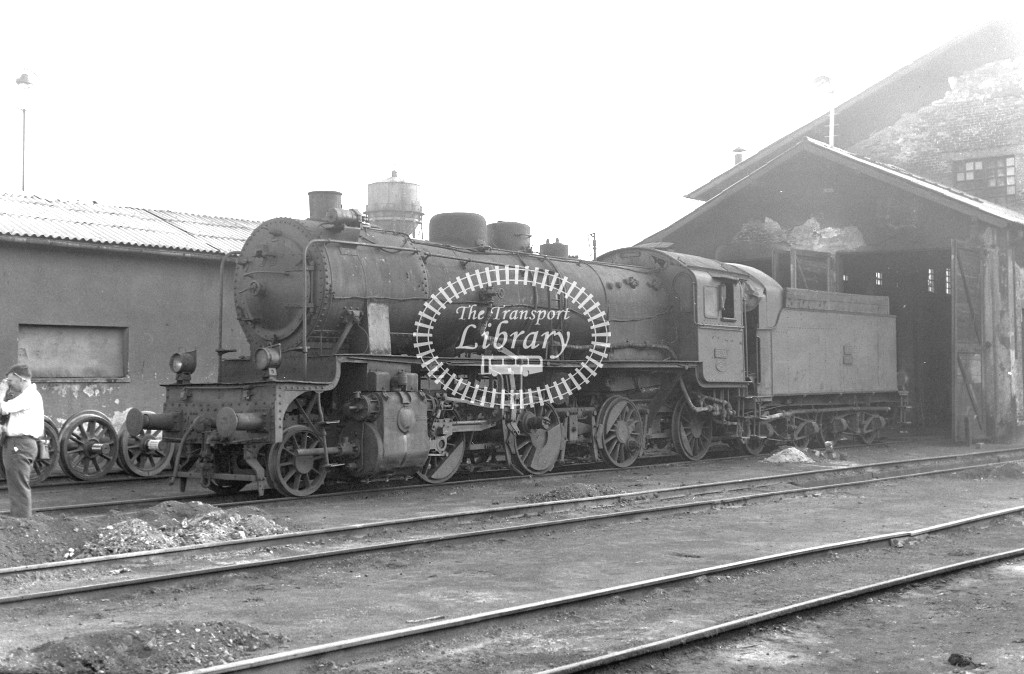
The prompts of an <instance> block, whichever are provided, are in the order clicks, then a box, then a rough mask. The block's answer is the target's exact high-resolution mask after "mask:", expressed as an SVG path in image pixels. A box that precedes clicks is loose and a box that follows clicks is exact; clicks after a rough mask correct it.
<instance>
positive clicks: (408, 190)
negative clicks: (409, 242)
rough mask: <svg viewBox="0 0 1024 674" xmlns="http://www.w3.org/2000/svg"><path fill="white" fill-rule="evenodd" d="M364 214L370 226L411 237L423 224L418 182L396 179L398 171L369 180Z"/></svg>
mask: <svg viewBox="0 0 1024 674" xmlns="http://www.w3.org/2000/svg"><path fill="white" fill-rule="evenodd" d="M366 217H367V218H368V219H369V221H370V224H371V225H373V226H374V227H380V228H381V229H383V230H386V231H389V232H400V233H402V234H407V235H409V236H412V234H413V233H414V232H415V231H416V228H417V227H419V226H420V224H422V223H423V208H422V207H421V206H420V196H419V185H415V184H413V183H407V182H405V181H403V180H399V179H398V171H392V172H391V177H390V178H388V179H387V180H385V181H383V182H379V183H370V187H369V198H368V200H367V204H366Z"/></svg>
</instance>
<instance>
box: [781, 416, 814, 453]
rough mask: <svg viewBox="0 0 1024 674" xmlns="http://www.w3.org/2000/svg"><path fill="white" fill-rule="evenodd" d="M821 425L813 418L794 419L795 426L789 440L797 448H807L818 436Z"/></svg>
mask: <svg viewBox="0 0 1024 674" xmlns="http://www.w3.org/2000/svg"><path fill="white" fill-rule="evenodd" d="M820 432H821V427H819V426H818V423H817V422H816V421H814V420H813V419H800V418H795V419H793V427H792V430H791V432H790V434H789V438H788V439H789V442H790V443H791V444H792V445H793V446H794V447H796V448H797V449H807V447H808V446H810V444H811V440H812V439H813V438H816V437H818V434H819V433H820Z"/></svg>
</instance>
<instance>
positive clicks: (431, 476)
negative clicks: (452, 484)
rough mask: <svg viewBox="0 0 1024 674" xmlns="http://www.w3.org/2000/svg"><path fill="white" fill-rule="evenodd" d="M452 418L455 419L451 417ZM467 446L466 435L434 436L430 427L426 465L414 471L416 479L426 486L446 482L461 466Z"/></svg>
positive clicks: (467, 437) (467, 435) (467, 436)
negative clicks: (426, 484)
mask: <svg viewBox="0 0 1024 674" xmlns="http://www.w3.org/2000/svg"><path fill="white" fill-rule="evenodd" d="M453 418H457V417H454V415H453ZM435 421H440V419H435ZM431 426H433V424H431ZM468 444H469V434H468V433H453V434H452V435H447V436H445V435H435V432H434V429H433V427H431V430H430V452H429V453H428V454H427V463H426V464H424V466H423V468H422V469H421V470H418V471H416V477H418V478H419V479H421V480H423V481H424V482H426V483H428V484H441V483H442V482H447V481H448V480H450V479H451V477H452V476H453V475H455V473H457V472H458V471H459V467H461V466H462V459H463V457H465V455H466V445H468Z"/></svg>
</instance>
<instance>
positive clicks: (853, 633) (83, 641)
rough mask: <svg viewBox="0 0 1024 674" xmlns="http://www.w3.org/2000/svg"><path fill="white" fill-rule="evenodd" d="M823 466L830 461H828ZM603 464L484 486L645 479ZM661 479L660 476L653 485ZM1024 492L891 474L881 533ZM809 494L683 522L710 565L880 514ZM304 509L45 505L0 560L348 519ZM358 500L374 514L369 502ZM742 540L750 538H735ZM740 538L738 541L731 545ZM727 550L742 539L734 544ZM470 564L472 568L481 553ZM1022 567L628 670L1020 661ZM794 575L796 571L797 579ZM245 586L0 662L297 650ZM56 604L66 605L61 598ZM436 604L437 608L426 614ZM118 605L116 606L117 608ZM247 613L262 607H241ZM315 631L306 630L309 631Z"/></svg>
mask: <svg viewBox="0 0 1024 674" xmlns="http://www.w3.org/2000/svg"><path fill="white" fill-rule="evenodd" d="M938 453H951V452H938ZM871 460H877V457H871ZM865 462H866V461H865ZM819 463H820V465H828V463H827V462H819ZM744 466H745V468H744V470H754V471H757V470H762V472H764V471H766V470H767V466H766V464H763V463H762V462H761V461H760V460H756V459H751V460H750V462H747V463H746V464H744ZM665 472H667V471H664V470H663V471H662V473H665ZM733 472H737V471H733ZM768 472H770V471H768ZM691 474H692V471H691ZM603 476H604V477H602V478H601V480H591V481H590V482H588V483H580V482H573V481H564V482H562V483H558V481H557V480H554V479H553V480H552V481H551V482H544V481H543V480H536V481H524V482H518V483H509V484H508V485H507V486H503V487H501V488H500V489H493V488H492V493H493V496H489V497H486V498H489V499H491V500H490V503H492V504H495V505H497V504H499V503H508V502H536V501H539V500H546V499H551V498H567V497H572V496H581V495H596V494H602V493H613V492H621V491H628V490H629V488H630V487H632V488H634V489H635V488H637V485H643V484H645V481H644V479H643V477H638V476H637V475H635V474H633V475H629V476H628V477H626V474H625V473H623V474H621V475H620V474H616V473H605V474H603ZM576 479H577V480H578V478H576ZM656 479H658V478H656ZM690 481H692V480H690ZM650 482H651V481H650V480H648V481H646V484H650ZM652 486H653V485H652ZM1022 489H1024V471H1022V470H1021V468H1020V467H1019V466H1010V467H1004V468H1001V469H998V470H990V469H978V470H974V471H970V472H966V473H963V474H960V475H959V476H957V477H955V478H946V479H943V480H941V481H935V480H924V481H918V480H912V481H903V482H899V483H892V484H891V485H889V486H887V487H886V488H885V491H884V498H879V499H878V501H877V506H874V507H876V508H877V512H876V518H875V519H876V520H877V529H879V530H883V529H887V528H888V529H892V530H899V529H900V528H901V527H902V528H913V527H914V526H923V525H927V524H932V523H936V522H940V521H945V520H951V519H955V518H956V517H959V516H963V515H965V514H971V513H978V512H984V511H988V510H995V509H997V508H1004V507H1009V506H1011V505H1018V504H1020V502H1021V497H1022V496H1024V493H1022ZM480 492H481V490H480V488H476V487H455V486H451V487H449V486H445V487H442V488H440V489H433V490H425V491H416V492H415V493H402V492H401V491H396V492H393V493H391V494H385V495H377V496H367V497H366V499H365V504H364V506H365V508H366V509H367V510H366V512H373V513H375V516H374V517H362V521H367V520H369V519H382V518H387V517H401V516H408V515H409V514H410V512H418V511H432V512H439V511H443V510H444V509H445V508H446V507H448V506H447V504H448V502H449V501H450V500H451V499H455V498H462V497H463V496H465V495H466V494H469V493H477V494H480ZM807 500H808V501H810V500H812V499H807ZM813 501H814V502H815V503H814V506H815V508H819V509H832V510H835V511H836V512H838V513H840V514H838V515H837V514H835V513H833V514H832V515H830V516H829V517H825V516H823V515H822V516H818V515H814V516H812V515H811V511H810V510H809V509H808V508H806V507H803V506H802V507H801V508H800V509H802V510H804V511H805V512H804V514H803V515H802V516H800V515H798V516H797V517H795V518H794V521H793V522H791V523H788V524H787V525H786V526H782V524H783V523H782V521H781V517H782V515H781V513H787V512H788V513H793V512H794V508H793V507H792V505H791V504H790V505H789V506H787V505H785V504H776V505H777V507H772V508H770V509H766V510H765V511H764V512H763V513H761V514H760V515H757V514H753V513H752V512H751V511H752V510H753V509H751V508H743V509H738V510H737V512H736V513H735V514H733V513H730V512H719V513H716V514H715V517H714V518H710V517H708V518H691V519H688V520H687V521H686V524H685V526H686V527H687V531H686V538H687V541H688V542H689V544H696V545H698V546H699V547H700V553H701V554H700V555H688V556H689V557H700V558H701V560H700V564H701V565H704V564H707V563H710V562H711V561H714V559H715V555H716V554H720V556H721V557H722V558H724V559H739V558H743V557H753V556H756V555H757V554H765V553H767V552H769V551H774V550H777V549H792V548H797V547H802V546H804V545H806V544H807V543H808V542H810V541H821V540H822V539H824V540H834V539H835V538H836V534H837V531H838V532H839V533H840V534H843V535H842V537H843V538H846V537H850V538H852V537H854V536H855V535H856V534H857V533H858V532H857V531H854V530H852V529H851V530H850V531H843V530H842V526H843V525H842V524H840V523H841V522H844V521H845V520H844V519H843V517H842V515H841V513H842V510H843V508H848V509H850V510H851V511H852V510H853V509H854V507H856V508H867V509H869V510H870V509H871V508H872V507H873V506H872V501H871V500H869V499H865V498H864V496H863V495H862V496H860V497H858V498H855V499H849V498H838V497H837V498H835V499H826V498H821V499H813ZM900 503H906V504H908V505H907V506H906V507H905V508H903V507H901V506H898V505H895V504H900ZM929 503H930V504H931V506H930V507H929V506H928V504H929ZM910 504H914V507H912V506H911V505H910ZM301 508H302V509H301V510H299V509H296V510H294V511H292V513H291V515H288V516H284V515H282V514H278V515H277V518H278V519H279V520H282V521H281V522H275V521H274V520H273V519H271V518H270V517H267V516H266V515H265V514H264V513H262V512H261V511H260V509H259V508H258V507H255V506H252V507H248V508H245V509H243V510H237V509H234V510H231V511H220V510H218V509H216V508H213V507H211V506H208V505H205V504H202V503H165V504H161V505H160V506H157V507H155V508H152V509H150V510H148V511H146V513H144V514H143V515H142V516H141V517H138V518H127V519H126V518H124V517H123V516H117V515H113V516H98V517H90V518H87V519H86V518H69V517H66V516H63V515H57V516H51V515H46V514H39V515H37V516H36V517H35V518H33V519H32V520H29V521H23V520H17V519H13V518H9V517H4V516H0V566H2V567H12V566H18V565H23V564H32V563H38V562H45V561H56V560H60V559H68V558H73V557H81V556H89V555H95V554H110V553H112V552H126V551H129V550H131V549H145V548H146V547H166V546H167V545H168V544H188V543H195V542H203V541H207V540H216V539H220V538H232V537H239V536H249V537H251V536H257V535H263V534H266V533H276V532H278V531H281V530H283V529H284V528H285V527H287V528H291V529H302V528H314V527H316V526H327V525H331V524H336V523H337V522H336V521H335V519H334V516H333V513H330V512H327V511H322V512H320V511H318V510H317V506H316V502H315V501H310V502H309V503H307V504H305V505H304V506H302V507H301ZM915 508H917V510H915ZM353 511H356V512H357V513H361V512H363V510H362V509H357V508H353ZM741 511H748V512H746V513H745V517H747V518H748V520H749V521H744V522H740V521H739V520H737V522H736V525H735V526H736V529H735V530H734V531H731V532H730V536H727V537H723V535H722V531H723V530H724V527H725V526H728V524H723V523H727V522H729V521H731V520H730V518H732V517H733V516H734V515H735V516H736V517H739V515H740V513H741ZM282 512H285V511H282ZM300 512H301V513H302V515H301V516H300V515H299V514H298V513H300ZM349 516H350V517H357V519H358V518H359V517H360V516H361V515H360V514H356V515H352V514H351V513H350V514H349ZM762 517H764V518H768V519H767V520H766V521H767V522H769V523H773V522H777V523H778V526H776V527H773V530H774V531H777V535H775V536H774V538H773V539H772V540H771V541H767V540H759V538H758V536H757V535H756V534H755V533H753V532H756V531H757V529H758V528H760V529H761V530H762V531H763V530H764V528H765V521H760V520H761V518H762ZM677 526H678V525H677ZM740 532H743V533H740ZM846 534H849V535H848V536H847V535H846ZM730 538H735V539H739V540H738V541H727V540H725V539H730ZM549 542H550V538H549V535H537V536H532V537H520V538H517V539H516V541H515V546H516V552H517V554H520V555H526V556H531V555H535V556H537V557H543V555H544V554H545V548H546V547H548V546H549ZM737 542H738V543H739V544H738V545H735V546H733V544H734V543H737ZM524 546H525V549H524ZM726 546H733V547H729V549H725V547H726ZM719 548H720V549H719ZM769 548H770V549H771V550H769ZM497 554H499V555H500V554H501V553H497ZM633 554H634V550H632V549H630V548H629V547H628V546H626V547H617V546H612V545H609V546H603V547H602V552H601V555H602V556H603V557H604V558H603V559H601V562H602V563H603V564H604V565H606V566H607V567H609V568H611V569H614V568H616V567H622V568H627V567H629V566H630V565H631V564H632V563H633ZM676 559H677V560H678V557H677V558H676ZM466 563H467V565H468V566H470V567H471V566H472V562H471V560H470V561H467V562H466ZM418 566H419V565H418V564H417V561H416V559H415V555H410V556H403V555H402V554H401V553H390V554H387V555H381V556H380V558H379V560H378V561H377V563H376V564H372V563H371V564H370V566H369V567H368V568H369V569H370V571H369V572H367V571H366V570H365V569H363V568H361V567H360V568H356V567H350V568H348V569H347V570H345V571H344V573H345V574H346V576H345V577H340V578H339V579H338V582H342V581H347V582H348V583H349V584H350V585H351V583H352V581H353V579H354V578H360V577H363V578H365V577H366V576H368V575H369V574H370V573H372V574H373V576H374V578H375V581H376V582H377V583H378V584H382V585H385V586H392V587H394V588H395V589H396V592H401V589H400V588H401V587H402V585H401V583H402V582H410V583H417V584H419V585H424V584H426V585H428V586H429V584H430V583H431V578H432V577H434V576H431V575H430V574H426V575H423V574H422V572H421V573H420V574H419V575H418V572H417V569H418ZM333 573H342V572H341V571H334V572H333ZM403 573H405V574H407V575H406V576H405V579H400V578H398V577H399V576H402V574H403ZM636 573H637V574H638V575H639V576H645V577H646V576H648V575H651V574H649V573H646V572H645V571H644V570H643V569H639V570H637V571H636ZM1022 576H1024V564H1020V563H1017V564H1014V563H1006V564H1001V565H996V566H993V567H991V568H987V569H983V570H979V571H975V572H970V573H965V574H961V575H960V576H958V577H957V578H956V579H954V580H951V581H948V582H947V584H946V587H945V588H944V589H943V590H942V591H941V592H934V591H931V590H930V589H927V588H924V589H911V590H905V591H901V592H896V593H889V594H885V595H879V596H877V597H875V598H872V599H866V600H864V601H861V602H857V603H856V604H854V605H851V606H847V607H843V608H840V609H835V610H823V611H819V612H816V613H815V614H814V615H813V616H808V617H805V618H804V619H802V620H799V621H786V622H783V623H778V624H776V625H773V626H769V627H766V628H759V629H756V630H752V631H750V632H749V633H747V634H746V635H741V636H737V637H731V638H730V639H728V640H725V641H723V642H719V643H716V644H715V645H713V646H706V647H704V646H694V647H690V648H687V649H683V650H681V651H679V652H677V653H675V654H672V655H668V656H654V657H652V658H651V659H650V660H649V661H647V662H645V663H643V664H636V665H630V666H628V667H627V668H626V670H625V671H637V672H640V671H665V672H668V671H683V670H689V669H698V670H701V671H728V672H771V671H777V670H783V669H785V670H786V671H800V672H804V671H806V672H812V671H814V672H819V671H849V672H858V671H879V672H918V671H920V672H933V671H940V672H941V671H963V670H966V669H975V670H978V671H1000V672H1024V623H1022V622H1021V621H1020V618H1019V617H1020V616H1021V615H1024V593H1022V592H1021V591H1019V590H1018V589H1017V586H1018V585H1019V581H1020V579H1021V577H1022ZM410 577H411V578H410ZM459 579H460V580H459V582H460V588H459V591H460V592H461V593H464V594H465V595H466V596H467V597H470V598H474V597H477V598H479V597H490V596H492V595H493V594H494V574H493V573H490V572H489V570H488V563H486V562H483V561H481V568H480V569H479V570H478V572H477V573H472V572H469V573H466V572H463V573H460V574H459ZM792 580H793V582H794V583H799V582H800V579H799V578H794V579H792ZM552 583H557V584H558V586H559V587H562V586H565V587H568V585H569V583H568V581H567V580H565V579H562V580H557V581H556V580H552ZM257 590H258V588H257ZM539 590H540V591H543V590H544V588H539ZM249 594H250V595H251V596H249V597H248V598H246V599H245V601H252V602H255V603H254V604H251V606H252V607H253V608H254V609H255V608H256V607H258V608H259V611H255V610H254V611H252V613H246V614H243V613H240V612H231V611H225V612H223V614H222V615H218V614H215V612H208V613H203V612H198V611H196V612H193V611H190V610H179V611H177V613H176V614H177V615H178V616H186V615H195V616H197V618H196V619H195V620H193V621H190V620H185V619H179V620H174V621H170V622H168V621H167V620H160V619H156V620H154V616H155V614H154V611H153V609H152V607H150V606H146V605H144V604H140V603H138V602H132V601H125V602H118V603H117V605H116V606H109V605H108V607H107V609H104V612H103V615H104V618H103V620H92V621H85V620H77V623H78V624H77V625H76V624H74V622H75V621H73V619H72V618H70V617H69V618H67V619H66V622H65V623H64V624H61V621H60V619H59V618H57V617H56V616H55V618H54V623H55V624H58V625H60V628H59V629H54V630H53V631H54V635H53V636H54V638H53V639H51V640H46V639H41V638H35V639H31V640H26V641H23V642H18V643H15V644H10V643H9V642H8V644H9V645H10V647H9V648H7V650H8V651H9V652H8V653H7V654H6V656H5V655H4V654H3V653H0V672H12V673H18V674H23V673H28V672H40V673H42V674H55V673H62V674H64V673H72V672H75V673H77V672H90V673H95V672H101V671H102V672H105V673H106V674H117V673H119V672H138V673H143V674H146V673H157V672H159V673H162V672H178V671H183V670H185V669H191V668H197V667H201V666H208V665H213V664H218V663H220V662H223V661H228V660H232V659H238V658H243V657H251V656H253V655H259V654H261V653H263V652H269V651H270V650H278V649H281V648H287V647H293V646H292V645H291V644H293V642H294V640H295V636H296V635H294V634H289V633H288V629H286V628H285V627H284V625H285V624H286V623H287V622H288V619H287V618H285V617H282V618H281V619H275V618H274V610H273V607H268V606H267V605H266V602H263V601H261V600H260V598H259V596H258V595H259V592H258V591H250V593H249ZM436 594H438V595H443V594H444V588H442V587H438V588H437V590H436ZM498 599H499V600H500V597H498ZM373 601H374V598H373V597H369V598H368V602H369V603H370V605H372V603H373ZM376 601H379V598H378V599H376ZM466 601H470V600H466ZM472 601H477V600H476V599H473V600H472ZM479 601H483V599H479ZM355 603H356V602H355V600H353V607H352V609H351V610H350V611H349V612H348V614H346V612H345V611H344V610H342V611H341V613H340V614H339V613H338V612H337V610H336V611H335V613H334V614H333V617H332V618H322V617H319V616H317V617H315V618H314V616H311V617H310V620H311V625H312V622H316V623H318V625H319V623H324V622H327V623H329V622H330V621H331V620H338V619H340V620H344V621H346V622H352V623H355V624H356V633H359V634H365V633H370V632H373V631H379V630H380V629H381V628H383V627H387V625H386V624H374V623H373V622H372V620H371V619H370V618H371V617H370V616H369V613H368V610H362V609H360V608H358V607H356V606H355ZM394 603H395V604H396V605H397V608H395V609H394V610H395V611H401V610H403V609H404V610H407V611H408V612H409V616H411V617H412V619H418V618H422V617H423V615H421V614H420V613H417V612H416V611H417V609H418V608H419V605H418V604H417V602H416V600H414V599H412V598H411V597H410V598H409V601H408V602H403V601H400V600H399V601H395V602H394ZM454 603H455V602H454V601H453V604H454ZM182 608H183V609H185V607H182ZM54 610H55V611H60V610H62V609H61V608H60V607H56V608H55V609H54ZM338 610H340V609H338ZM467 612H472V611H470V610H468V607H466V606H457V605H453V606H452V607H451V612H450V613H449V615H450V616H452V615H459V614H461V613H467ZM428 613H430V614H432V613H431V611H430V610H428ZM19 615H20V614H18V613H17V612H13V611H10V610H9V609H7V608H6V607H3V606H0V622H7V620H8V619H10V620H15V621H16V620H17V619H18V616H19ZM97 615H98V614H97ZM108 615H111V616H112V617H110V618H109V619H108V618H107V617H106V616H108ZM243 615H246V616H247V617H249V616H251V617H252V618H253V619H242V616H243ZM360 619H362V622H360ZM104 621H107V622H110V623H116V624H115V626H113V627H110V628H106V629H102V628H100V627H99V625H100V623H102V622H104ZM400 622H406V621H400ZM360 625H362V626H363V627H361V628H360ZM303 627H304V626H301V625H298V626H294V628H295V629H297V630H298V631H299V632H300V633H301V632H302V631H303ZM324 629H326V627H324ZM303 645H305V644H303ZM954 654H958V655H960V656H961V657H962V659H961V660H956V662H959V663H960V664H950V663H949V662H948V660H949V658H950V657H951V656H952V655H954ZM680 667H682V669H680Z"/></svg>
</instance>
